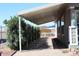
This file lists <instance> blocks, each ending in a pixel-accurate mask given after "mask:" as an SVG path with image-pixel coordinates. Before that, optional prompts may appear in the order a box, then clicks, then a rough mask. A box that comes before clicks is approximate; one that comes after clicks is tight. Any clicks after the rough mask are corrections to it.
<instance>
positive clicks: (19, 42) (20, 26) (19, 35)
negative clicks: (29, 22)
mask: <svg viewBox="0 0 79 59" xmlns="http://www.w3.org/2000/svg"><path fill="white" fill-rule="evenodd" d="M19 51H21V17H19Z"/></svg>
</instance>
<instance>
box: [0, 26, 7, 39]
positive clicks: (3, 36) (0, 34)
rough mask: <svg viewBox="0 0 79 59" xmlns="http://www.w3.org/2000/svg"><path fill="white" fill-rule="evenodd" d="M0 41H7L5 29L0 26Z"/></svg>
mask: <svg viewBox="0 0 79 59" xmlns="http://www.w3.org/2000/svg"><path fill="white" fill-rule="evenodd" d="M0 39H7V28H6V27H5V26H0Z"/></svg>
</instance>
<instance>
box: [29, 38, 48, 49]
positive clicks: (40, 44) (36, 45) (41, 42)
mask: <svg viewBox="0 0 79 59" xmlns="http://www.w3.org/2000/svg"><path fill="white" fill-rule="evenodd" d="M47 48H49V46H48V43H47V38H41V39H38V40H35V41H34V42H32V43H31V44H30V45H29V47H28V50H41V49H47Z"/></svg>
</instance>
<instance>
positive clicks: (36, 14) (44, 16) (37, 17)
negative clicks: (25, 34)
mask: <svg viewBox="0 0 79 59" xmlns="http://www.w3.org/2000/svg"><path fill="white" fill-rule="evenodd" d="M76 5H77V4H65V3H57V4H48V5H47V6H43V7H39V8H34V9H31V10H23V11H20V12H18V16H20V17H19V18H21V17H22V18H24V19H26V20H29V21H31V22H33V23H35V24H37V25H39V24H43V23H47V22H51V21H55V22H56V23H57V38H58V39H60V40H61V41H63V43H64V45H65V46H66V47H68V44H69V35H68V34H69V32H68V30H69V29H68V27H69V26H70V24H71V20H70V12H71V9H72V6H76ZM20 25H21V21H20V19H19V45H20V51H21V27H20Z"/></svg>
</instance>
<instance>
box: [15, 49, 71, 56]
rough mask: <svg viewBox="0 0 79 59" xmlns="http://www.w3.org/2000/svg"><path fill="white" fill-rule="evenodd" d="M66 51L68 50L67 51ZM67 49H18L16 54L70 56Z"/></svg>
mask: <svg viewBox="0 0 79 59" xmlns="http://www.w3.org/2000/svg"><path fill="white" fill-rule="evenodd" d="M65 51H66V52H65ZM70 55H71V53H69V52H67V49H42V50H24V51H21V52H20V51H17V53H15V54H14V56H70Z"/></svg>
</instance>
